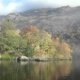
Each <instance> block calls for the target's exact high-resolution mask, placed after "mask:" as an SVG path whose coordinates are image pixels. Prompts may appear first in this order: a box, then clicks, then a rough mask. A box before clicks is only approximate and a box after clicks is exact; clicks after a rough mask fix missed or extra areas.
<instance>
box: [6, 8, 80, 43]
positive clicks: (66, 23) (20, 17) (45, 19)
mask: <svg viewBox="0 0 80 80" xmlns="http://www.w3.org/2000/svg"><path fill="white" fill-rule="evenodd" d="M6 18H10V19H12V20H13V22H14V23H16V25H17V27H18V28H20V29H21V28H23V27H28V26H30V25H32V26H37V27H39V28H41V29H45V30H46V31H48V32H50V33H52V34H53V35H55V36H60V37H61V38H63V39H65V40H66V41H68V42H72V43H76V44H78V43H79V42H80V7H79V6H78V7H69V6H63V7H59V8H42V9H33V10H28V11H25V12H21V13H16V14H14V13H13V14H9V15H7V16H6Z"/></svg>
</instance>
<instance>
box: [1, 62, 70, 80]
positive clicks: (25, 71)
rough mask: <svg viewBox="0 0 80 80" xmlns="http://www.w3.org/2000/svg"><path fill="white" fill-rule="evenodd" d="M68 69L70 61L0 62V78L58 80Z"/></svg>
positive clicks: (6, 79)
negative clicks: (22, 63) (23, 63)
mask: <svg viewBox="0 0 80 80" xmlns="http://www.w3.org/2000/svg"><path fill="white" fill-rule="evenodd" d="M70 71H71V62H55V63H52V62H39V63H37V62H32V63H27V64H25V65H22V66H21V64H19V63H4V64H3V63H1V64H0V80H59V79H60V78H62V77H64V76H68V75H69V73H70Z"/></svg>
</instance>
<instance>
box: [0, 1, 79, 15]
mask: <svg viewBox="0 0 80 80" xmlns="http://www.w3.org/2000/svg"><path fill="white" fill-rule="evenodd" d="M66 5H69V6H72V7H74V6H80V0H0V15H2V14H9V13H12V12H19V11H24V10H28V9H33V8H46V7H60V6H66Z"/></svg>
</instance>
